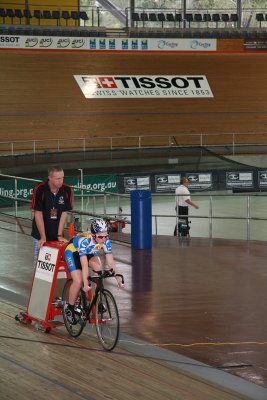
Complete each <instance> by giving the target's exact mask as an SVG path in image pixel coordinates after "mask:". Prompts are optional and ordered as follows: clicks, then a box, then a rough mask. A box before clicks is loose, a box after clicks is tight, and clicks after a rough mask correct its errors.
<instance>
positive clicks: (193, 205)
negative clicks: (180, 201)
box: [185, 199, 199, 210]
mask: <svg viewBox="0 0 267 400" xmlns="http://www.w3.org/2000/svg"><path fill="white" fill-rule="evenodd" d="M185 202H186V203H187V204H189V205H190V206H192V207H194V208H195V209H196V210H198V209H199V206H198V205H197V204H195V203H193V202H192V200H190V199H187V200H185Z"/></svg>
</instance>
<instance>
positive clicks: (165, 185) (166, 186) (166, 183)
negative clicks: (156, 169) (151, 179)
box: [155, 174, 181, 193]
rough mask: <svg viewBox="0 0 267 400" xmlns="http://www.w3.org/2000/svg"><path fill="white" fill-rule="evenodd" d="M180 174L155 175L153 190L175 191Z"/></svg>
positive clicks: (161, 191)
mask: <svg viewBox="0 0 267 400" xmlns="http://www.w3.org/2000/svg"><path fill="white" fill-rule="evenodd" d="M180 179H181V175H165V174H161V175H155V191H156V192H160V193H163V192H175V189H176V188H177V186H179V184H180Z"/></svg>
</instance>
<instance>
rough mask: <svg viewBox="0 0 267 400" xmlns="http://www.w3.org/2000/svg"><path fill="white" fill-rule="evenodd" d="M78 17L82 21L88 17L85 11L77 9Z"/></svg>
mask: <svg viewBox="0 0 267 400" xmlns="http://www.w3.org/2000/svg"><path fill="white" fill-rule="evenodd" d="M79 18H80V19H82V20H83V21H84V22H85V21H88V20H89V17H88V15H87V13H86V12H85V11H79Z"/></svg>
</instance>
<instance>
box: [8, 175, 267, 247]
mask: <svg viewBox="0 0 267 400" xmlns="http://www.w3.org/2000/svg"><path fill="white" fill-rule="evenodd" d="M1 176H2V177H8V178H12V179H14V185H15V186H14V187H15V188H17V187H18V181H19V180H25V181H27V180H28V181H35V182H39V181H37V180H33V179H28V178H21V177H14V176H9V175H2V174H0V177H1ZM77 190H78V189H77V187H73V193H74V197H75V209H74V210H73V211H72V212H71V213H69V215H70V219H71V220H73V216H75V215H78V216H79V217H81V224H82V228H83V229H86V228H87V227H88V219H90V218H93V217H104V218H108V219H112V220H117V221H119V222H125V223H126V228H125V230H124V232H125V233H128V234H130V224H131V217H132V216H131V204H130V195H128V194H116V193H110V192H98V191H95V190H88V189H83V188H79V194H78V195H76V193H77ZM75 192H76V193H75ZM80 193H82V194H80ZM193 197H194V202H198V204H200V208H199V210H198V211H196V210H192V211H191V210H190V219H192V220H193V224H192V229H191V236H195V237H206V238H217V237H220V238H228V239H243V240H261V241H267V194H264V193H257V194H230V193H207V194H206V193H205V194H203V193H194V195H193ZM82 199H83V200H85V210H82V209H81V205H82ZM1 200H5V201H7V200H8V201H12V203H13V204H12V205H10V204H9V205H6V206H5V205H4V203H3V201H1ZM1 203H2V204H1ZM29 203H30V201H29V200H26V199H24V198H23V197H22V196H19V195H18V194H17V193H16V191H15V194H14V195H12V196H10V195H5V194H3V193H1V192H0V213H2V214H7V215H14V217H16V218H18V217H21V218H22V217H23V218H28V219H31V217H32V215H31V211H30V209H29ZM25 204H26V205H27V207H26V208H25ZM174 206H175V195H174V194H173V195H171V194H153V195H152V232H153V234H154V235H168V236H173V231H174V227H175V225H176V223H177V222H178V215H177V214H176V212H175V209H174ZM121 209H123V212H121V211H120V210H121ZM162 211H164V212H162ZM166 211H167V212H166ZM86 225H87V226H86Z"/></svg>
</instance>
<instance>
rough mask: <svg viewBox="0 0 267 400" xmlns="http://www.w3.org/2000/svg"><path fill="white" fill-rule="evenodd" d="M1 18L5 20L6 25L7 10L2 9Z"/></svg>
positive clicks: (0, 10) (0, 9)
mask: <svg viewBox="0 0 267 400" xmlns="http://www.w3.org/2000/svg"><path fill="white" fill-rule="evenodd" d="M0 17H1V18H3V23H5V19H6V10H5V9H4V8H0Z"/></svg>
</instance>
